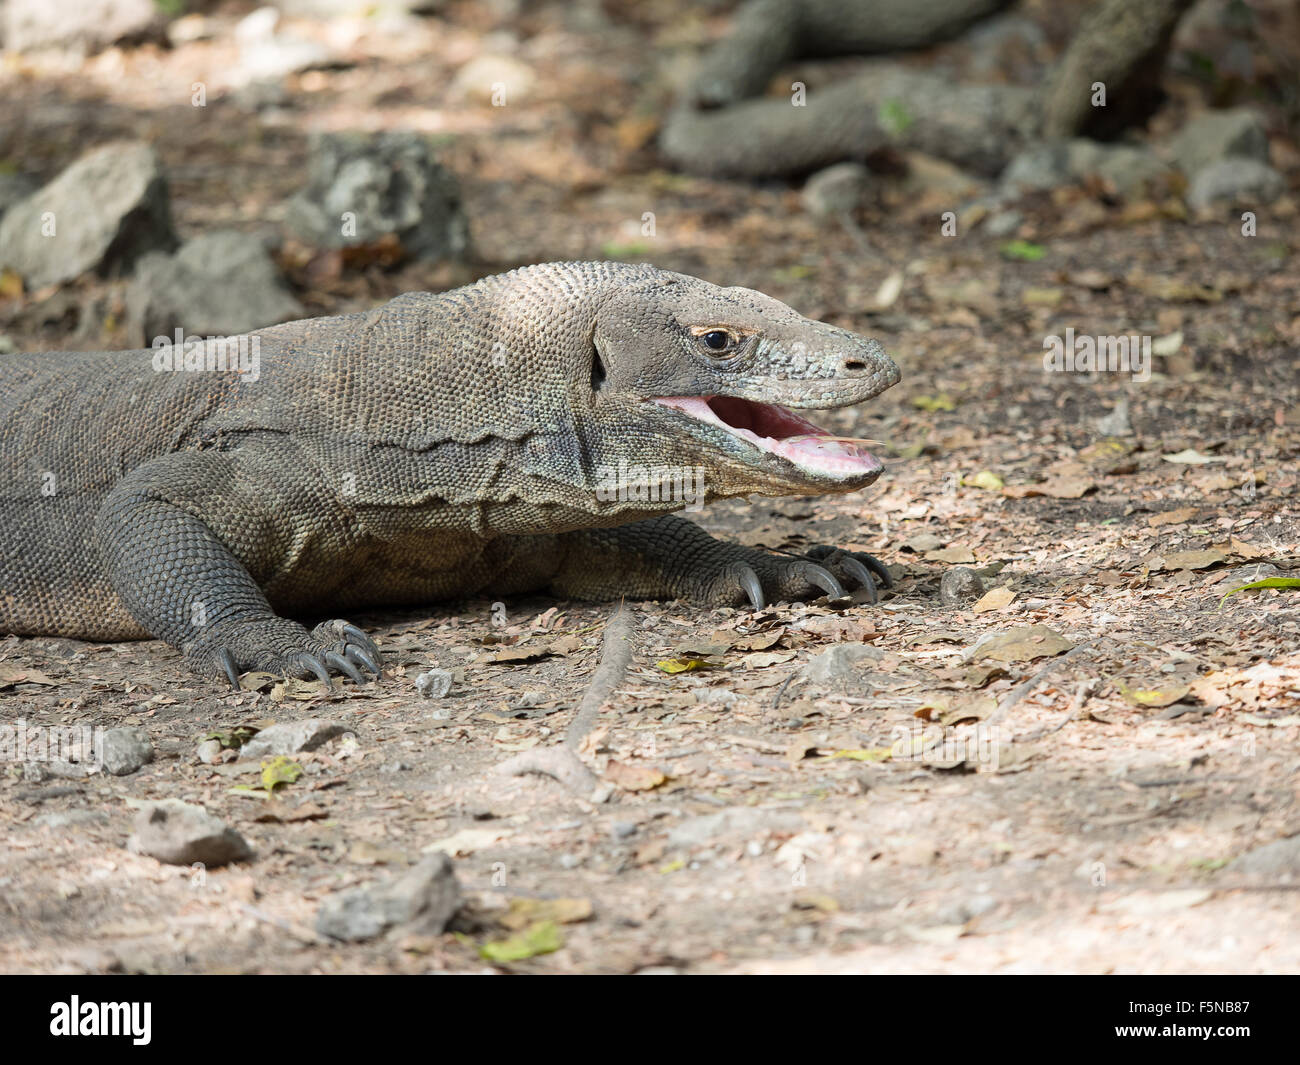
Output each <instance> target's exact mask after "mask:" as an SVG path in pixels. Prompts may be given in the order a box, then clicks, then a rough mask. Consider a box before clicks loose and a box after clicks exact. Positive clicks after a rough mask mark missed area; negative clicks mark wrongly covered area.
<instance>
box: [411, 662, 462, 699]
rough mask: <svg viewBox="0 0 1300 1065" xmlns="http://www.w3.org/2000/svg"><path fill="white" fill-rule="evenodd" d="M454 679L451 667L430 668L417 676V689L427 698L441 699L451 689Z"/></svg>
mask: <svg viewBox="0 0 1300 1065" xmlns="http://www.w3.org/2000/svg"><path fill="white" fill-rule="evenodd" d="M453 679H454V678H453V676H452V672H451V670H449V669H430V670H428V671H427V672H425V673H421V674H420V675H419V676H418V677H416V678H415V690H416V691H418V692H419V693H420V694H421V695H422V696H424V697H425V698H426V699H441V698H442V697H443V696H444V695H446V694H447V693H448V692H449V691H451V684H452V680H453Z"/></svg>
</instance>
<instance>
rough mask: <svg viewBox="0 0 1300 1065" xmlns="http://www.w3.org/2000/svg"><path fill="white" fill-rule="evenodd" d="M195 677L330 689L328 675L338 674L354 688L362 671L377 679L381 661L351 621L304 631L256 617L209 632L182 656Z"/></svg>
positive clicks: (295, 625) (288, 623)
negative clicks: (298, 681) (267, 678)
mask: <svg viewBox="0 0 1300 1065" xmlns="http://www.w3.org/2000/svg"><path fill="white" fill-rule="evenodd" d="M187 657H189V658H190V660H191V661H192V662H193V664H194V665H195V668H197V669H198V670H200V671H201V672H204V673H208V674H211V675H220V674H224V675H225V677H226V679H227V680H229V681H230V683H231V686H232V687H235V688H238V687H239V675H240V674H241V673H244V672H247V671H249V670H261V671H264V672H267V673H275V674H278V675H280V676H283V677H311V676H315V677H318V678H320V679H321V680H322V681H324V682H325V684H326V686H327V687H333V681H331V679H330V674H331V673H341V674H343V675H344V676H346V677H348V678H350V679H351V680H353V681H354V682H355V683H357V684H364V683H365V682H366V679H367V678H366V675H365V674H366V672H369V673H373V674H374V675H375V676H376V677H379V676H381V675H382V669H383V666H382V663H383V657H382V655H381V654H380V652H379V648H378V647H377V646H375V642H374V640H372V639H371V638H370V637H369V636H367V635H366V634H365V633H364V632H362V631H361V630H360V629H359V628H357V627H356V626H355V625H353V624H352V623H351V622H347V621H342V620H338V619H335V620H333V621H322V622H321V623H320V624H319V625H317V626H316V627H315V628H314V629H312V630H311V631H310V632H308V631H307V630H306V629H305V628H304V627H303V626H301V625H299V624H298V623H297V622H296V621H289V620H288V619H286V618H278V617H275V618H259V619H256V620H247V619H245V620H240V621H235V622H231V623H230V624H228V625H227V626H224V627H223V628H222V629H220V630H218V631H214V632H213V633H212V634H211V635H210V637H209V638H208V639H207V640H206V641H204V643H203V645H202V646H196V647H194V648H192V649H191V650H189V651H188V652H187Z"/></svg>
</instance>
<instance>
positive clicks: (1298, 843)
mask: <svg viewBox="0 0 1300 1065" xmlns="http://www.w3.org/2000/svg"><path fill="white" fill-rule="evenodd" d="M1226 868H1227V871H1230V872H1233V873H1249V874H1252V875H1254V876H1281V877H1284V878H1287V879H1291V878H1294V877H1297V876H1300V835H1297V836H1287V837H1286V838H1285V839H1278V840H1274V841H1273V842H1272V843H1265V844H1264V845H1263V846H1260V847H1255V848H1253V849H1251V850H1248V851H1247V852H1246V853H1245V854H1242V855H1240V856H1239V857H1237V858H1234V859H1233V860H1232V861H1231V862H1229V863H1228V865H1227V867H1226Z"/></svg>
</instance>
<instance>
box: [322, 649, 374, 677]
mask: <svg viewBox="0 0 1300 1065" xmlns="http://www.w3.org/2000/svg"><path fill="white" fill-rule="evenodd" d="M325 664H326V665H327V666H333V667H334V668H335V669H337V670H338V671H339V672H340V673H346V674H347V675H348V678H349V679H350V680H352V681H353V683H355V684H364V683H365V682H366V678H365V677H363V676H362V675H361V674H360V672H359V671H358V670H357V667H356V666H354V665H353V664H352V663H351V662H349V661H348V660H347V659H346V658H344V657H343V656H342V655H341V654H339V653H338V652H337V651H326V652H325Z"/></svg>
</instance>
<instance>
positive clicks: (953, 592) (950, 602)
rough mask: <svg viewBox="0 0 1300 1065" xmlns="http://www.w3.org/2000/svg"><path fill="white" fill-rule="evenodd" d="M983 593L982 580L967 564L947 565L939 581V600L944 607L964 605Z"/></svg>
mask: <svg viewBox="0 0 1300 1065" xmlns="http://www.w3.org/2000/svg"><path fill="white" fill-rule="evenodd" d="M983 594H984V582H983V581H982V580H980V575H979V574H978V573H976V572H975V571H974V570H973V569H971V568H970V567H969V566H949V567H948V568H947V569H946V570H944V572H943V579H942V580H940V581H939V602H941V603H942V604H943V605H944V606H946V607H959V606H964V605H965V604H966V603H968V602H970V600H972V599H978V598H979V597H980V596H981V595H983Z"/></svg>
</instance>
